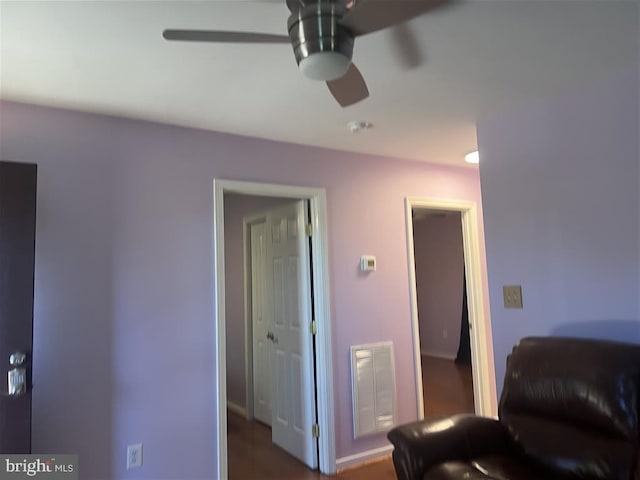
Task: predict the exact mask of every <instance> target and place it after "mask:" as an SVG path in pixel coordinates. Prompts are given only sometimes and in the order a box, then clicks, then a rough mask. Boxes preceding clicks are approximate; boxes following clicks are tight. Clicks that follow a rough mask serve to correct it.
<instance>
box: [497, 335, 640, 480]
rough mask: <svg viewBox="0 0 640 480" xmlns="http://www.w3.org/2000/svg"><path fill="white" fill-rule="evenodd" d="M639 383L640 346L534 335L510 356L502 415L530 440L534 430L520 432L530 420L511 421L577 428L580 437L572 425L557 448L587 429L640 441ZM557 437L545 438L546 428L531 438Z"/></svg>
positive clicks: (547, 440)
mask: <svg viewBox="0 0 640 480" xmlns="http://www.w3.org/2000/svg"><path fill="white" fill-rule="evenodd" d="M639 384H640V346H636V345H623V344H619V343H614V342H603V341H593V340H586V339H566V338H549V337H546V338H535V337H529V338H525V339H523V340H521V341H520V343H519V344H518V345H516V347H514V350H513V352H512V354H511V355H510V356H509V359H508V362H507V372H506V374H505V379H504V387H503V391H502V396H501V398H500V406H499V416H500V418H501V420H502V421H503V423H506V424H507V425H508V426H509V428H510V429H511V430H512V431H513V433H514V434H516V435H519V436H520V437H521V438H522V439H523V442H525V443H526V442H528V441H529V440H525V439H526V438H528V437H527V435H528V432H527V431H520V428H523V427H524V425H525V424H522V423H519V422H518V423H514V424H510V423H509V421H507V422H505V420H507V419H509V418H511V419H513V418H518V417H529V418H534V419H539V420H540V421H543V420H555V421H557V422H559V423H562V424H565V425H569V426H571V425H574V426H575V427H577V429H578V430H576V431H575V432H574V433H575V437H571V436H570V435H569V432H571V429H569V430H567V432H566V433H567V435H569V436H567V437H566V438H563V439H562V440H561V441H560V440H559V441H558V443H557V446H561V444H562V442H567V443H576V442H578V441H579V440H580V437H581V436H582V435H583V434H584V432H591V433H593V434H601V435H606V436H608V437H612V438H618V439H627V440H628V441H631V442H632V443H636V442H637V440H638V401H639V398H640V393H639V392H638V389H639V388H640V386H639ZM534 423H535V422H534ZM526 425H528V424H526ZM532 426H535V425H532ZM529 427H530V426H527V428H529ZM553 428H554V429H555V428H557V427H556V426H554V427H553ZM535 430H536V432H537V430H538V429H535ZM551 431H552V429H551V428H550V429H549V432H551ZM552 435H553V436H555V434H550V435H549V437H547V438H545V436H544V435H543V431H542V432H540V436H538V433H535V434H534V436H533V437H531V440H530V441H534V442H538V441H541V442H542V443H548V442H549V441H550V437H551V436H552ZM555 443H556V442H554V444H555ZM527 447H531V448H538V447H543V446H542V445H540V446H538V445H529V446H525V449H526V448H527ZM549 451H553V449H551V448H549ZM598 478H600V477H598Z"/></svg>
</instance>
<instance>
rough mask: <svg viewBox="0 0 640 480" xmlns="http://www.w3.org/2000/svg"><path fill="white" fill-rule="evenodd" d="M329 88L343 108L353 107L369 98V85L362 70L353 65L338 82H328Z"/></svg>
mask: <svg viewBox="0 0 640 480" xmlns="http://www.w3.org/2000/svg"><path fill="white" fill-rule="evenodd" d="M327 86H328V87H329V91H330V92H331V94H332V95H333V98H335V99H336V101H337V102H338V103H339V104H340V105H341V106H343V107H348V106H349V105H353V104H354V103H357V102H359V101H360V100H364V99H365V98H367V97H368V96H369V89H368V88H367V84H366V83H365V81H364V78H363V77H362V74H361V73H360V70H358V67H356V66H355V65H354V64H353V63H352V64H351V65H350V66H349V70H347V73H345V74H344V75H343V76H342V77H340V78H338V79H336V80H331V81H329V82H327Z"/></svg>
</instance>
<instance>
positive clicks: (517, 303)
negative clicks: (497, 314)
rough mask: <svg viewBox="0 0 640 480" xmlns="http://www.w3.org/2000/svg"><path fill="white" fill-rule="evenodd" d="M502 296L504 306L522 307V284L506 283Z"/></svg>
mask: <svg viewBox="0 0 640 480" xmlns="http://www.w3.org/2000/svg"><path fill="white" fill-rule="evenodd" d="M502 296H503V298H504V308H522V287H521V286H520V285H504V286H503V287H502Z"/></svg>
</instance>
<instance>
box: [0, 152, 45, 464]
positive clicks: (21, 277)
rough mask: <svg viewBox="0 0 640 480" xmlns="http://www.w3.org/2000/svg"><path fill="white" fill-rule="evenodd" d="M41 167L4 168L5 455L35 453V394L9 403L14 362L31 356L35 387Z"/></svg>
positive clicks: (1, 336) (0, 361)
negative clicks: (38, 181) (11, 362)
mask: <svg viewBox="0 0 640 480" xmlns="http://www.w3.org/2000/svg"><path fill="white" fill-rule="evenodd" d="M36 176H37V167H36V165H30V164H21V163H13V162H0V392H2V395H1V396H0V453H5V454H8V453H30V451H31V392H30V388H28V389H27V393H26V394H25V395H22V396H19V397H8V396H6V394H7V371H8V370H9V369H10V368H11V367H10V365H9V356H10V355H11V353H13V352H17V351H21V352H24V353H25V354H26V355H27V362H26V367H27V385H28V386H29V385H30V384H31V366H32V358H31V354H32V337H33V276H34V260H35V218H36Z"/></svg>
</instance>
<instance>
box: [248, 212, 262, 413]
mask: <svg viewBox="0 0 640 480" xmlns="http://www.w3.org/2000/svg"><path fill="white" fill-rule="evenodd" d="M266 222H267V214H266V212H265V213H257V214H253V215H247V216H245V217H244V218H243V219H242V241H243V242H244V244H243V248H242V252H243V255H244V258H243V263H244V351H245V359H244V362H245V363H244V378H245V392H246V396H245V402H246V405H247V407H246V417H247V420H252V419H253V416H254V413H253V354H254V352H253V318H252V312H253V302H252V297H251V294H252V291H253V287H252V284H251V282H252V278H253V271H252V270H251V226H252V225H256V224H259V223H266Z"/></svg>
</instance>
